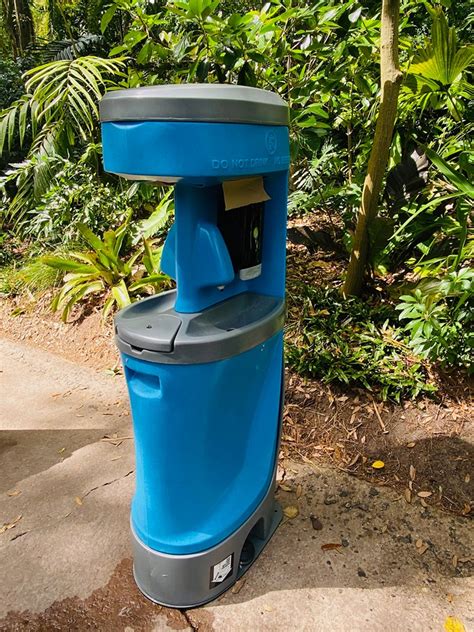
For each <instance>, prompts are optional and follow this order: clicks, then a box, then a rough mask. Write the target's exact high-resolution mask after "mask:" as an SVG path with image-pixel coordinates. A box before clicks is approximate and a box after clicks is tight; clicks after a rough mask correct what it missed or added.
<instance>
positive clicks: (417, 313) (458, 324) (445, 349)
mask: <svg viewBox="0 0 474 632" xmlns="http://www.w3.org/2000/svg"><path fill="white" fill-rule="evenodd" d="M400 300H401V303H400V304H399V305H397V307H396V309H397V310H399V311H400V316H399V318H400V320H402V321H405V330H406V331H407V332H408V334H409V336H410V346H411V347H412V348H413V350H414V351H415V353H417V354H418V355H419V356H421V357H423V358H427V359H429V360H432V361H438V362H440V363H441V364H442V365H445V366H464V367H466V368H467V370H468V372H469V373H472V372H473V370H474V332H473V324H474V270H473V269H472V268H461V269H460V270H459V271H457V272H450V273H448V274H446V275H445V276H444V277H441V278H439V279H423V280H422V281H420V283H419V284H418V286H417V288H416V289H415V290H414V291H413V293H412V294H406V295H404V296H401V297H400Z"/></svg>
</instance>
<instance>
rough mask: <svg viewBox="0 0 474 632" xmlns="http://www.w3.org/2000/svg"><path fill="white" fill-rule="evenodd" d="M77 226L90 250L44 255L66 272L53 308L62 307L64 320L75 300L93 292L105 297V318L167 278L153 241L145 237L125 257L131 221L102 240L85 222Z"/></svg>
mask: <svg viewBox="0 0 474 632" xmlns="http://www.w3.org/2000/svg"><path fill="white" fill-rule="evenodd" d="M78 229H79V232H80V233H81V235H82V237H83V238H84V240H85V241H86V242H87V243H88V244H89V246H90V247H91V248H92V250H91V251H90V252H70V253H69V254H68V256H67V257H58V256H54V255H47V256H44V257H43V258H42V261H43V263H45V264H46V265H47V266H49V267H51V268H53V269H55V270H60V271H61V272H65V273H66V274H65V276H64V284H63V286H62V287H61V289H60V291H59V292H58V293H57V294H56V296H55V297H54V299H53V303H52V309H53V310H54V311H57V310H61V318H62V319H63V321H67V319H68V317H69V314H70V312H71V309H72V308H73V307H74V305H76V303H78V302H80V301H82V300H83V299H85V298H86V297H89V296H90V295H92V294H94V295H99V296H100V297H104V298H105V304H104V308H103V318H104V319H105V318H107V316H108V314H109V313H110V311H111V310H112V309H113V307H114V306H115V305H117V306H118V307H119V308H122V307H125V306H126V305H129V304H130V303H131V302H132V301H133V300H135V299H136V298H137V297H138V296H140V295H143V294H146V293H147V292H154V291H156V290H157V289H158V288H160V287H161V286H162V285H163V284H164V282H165V281H166V280H167V278H168V277H166V275H164V274H162V273H161V272H160V270H159V259H160V252H159V251H158V252H155V251H154V250H153V249H152V244H151V243H150V241H148V240H146V239H145V240H144V241H143V246H142V247H140V248H138V249H137V250H136V251H135V252H134V253H133V254H129V255H126V256H124V254H123V253H124V250H126V245H127V239H128V220H127V221H126V222H124V223H123V224H122V225H121V226H120V227H119V228H117V229H116V230H108V231H106V232H105V233H104V235H103V239H100V238H99V237H98V236H97V235H95V234H94V233H93V232H92V231H91V230H90V229H89V228H88V227H87V226H86V225H85V224H79V225H78Z"/></svg>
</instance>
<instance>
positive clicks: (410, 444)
mask: <svg viewBox="0 0 474 632" xmlns="http://www.w3.org/2000/svg"><path fill="white" fill-rule="evenodd" d="M415 445H416V444H415V442H414V441H410V443H407V448H414V447H415Z"/></svg>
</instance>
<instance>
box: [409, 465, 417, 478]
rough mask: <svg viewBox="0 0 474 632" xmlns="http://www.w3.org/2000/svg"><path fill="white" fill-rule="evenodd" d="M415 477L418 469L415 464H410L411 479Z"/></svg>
mask: <svg viewBox="0 0 474 632" xmlns="http://www.w3.org/2000/svg"><path fill="white" fill-rule="evenodd" d="M415 478H416V469H415V468H414V467H413V465H410V479H411V480H412V481H414V480H415Z"/></svg>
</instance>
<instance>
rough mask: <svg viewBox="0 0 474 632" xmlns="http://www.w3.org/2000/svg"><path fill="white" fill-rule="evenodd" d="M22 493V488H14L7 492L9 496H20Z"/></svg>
mask: <svg viewBox="0 0 474 632" xmlns="http://www.w3.org/2000/svg"><path fill="white" fill-rule="evenodd" d="M20 494H21V489H12V490H10V491H9V492H7V496H19V495H20Z"/></svg>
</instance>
